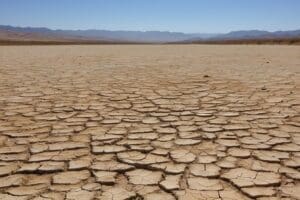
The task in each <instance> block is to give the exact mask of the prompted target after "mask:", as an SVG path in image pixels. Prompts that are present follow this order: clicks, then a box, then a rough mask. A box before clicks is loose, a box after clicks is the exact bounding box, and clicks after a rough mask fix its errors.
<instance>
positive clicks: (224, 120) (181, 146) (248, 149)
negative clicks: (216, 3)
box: [0, 45, 300, 200]
mask: <svg viewBox="0 0 300 200" xmlns="http://www.w3.org/2000/svg"><path fill="white" fill-rule="evenodd" d="M299 72H300V47H299V46H246V45H245V46H205V45H202V46H201V45H199V46H192V45H191V46H189V45H182V46H176V45H170V46H162V45H152V46H151V45H137V46H133V45H132V46H130V45H128V46H126V45H123V46H117V45H114V46H22V47H18V46H15V47H14V46H10V47H6V46H2V47H0V199H1V200H8V199H13V200H21V199H22V200H23V199H34V200H50V199H52V200H61V199H68V200H74V199H80V200H81V199H82V200H84V199H101V200H125V199H145V200H160V199H162V200H173V199H178V200H216V199H220V200H243V199H261V200H262V199H271V200H273V199H274V200H275V199H300V192H299V191H300V172H299V169H300V116H299V111H300V96H299V95H300V94H299V83H300V74H299Z"/></svg>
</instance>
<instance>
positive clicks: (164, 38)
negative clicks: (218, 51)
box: [0, 25, 300, 43]
mask: <svg viewBox="0 0 300 200" xmlns="http://www.w3.org/2000/svg"><path fill="white" fill-rule="evenodd" d="M279 38H280V39H282V38H300V29H299V30H291V31H274V32H270V31H264V30H239V31H231V32H229V33H221V34H220V33H208V34H207V33H182V32H170V31H124V30H119V31H111V30H98V29H87V30H63V29H49V28H45V27H16V26H9V25H0V40H9V41H10V40H13V41H14V40H16V41H40V40H41V41H78V42H87V41H94V42H97V41H98V42H112V43H113V42H116V43H118V42H121V43H122V42H125V43H126V42H133V43H139V42H140V43H143V42H145V43H173V42H175V43H176V42H181V43H184V42H187V43H190V42H201V41H204V42H207V41H227V40H255V39H258V40H261V39H279Z"/></svg>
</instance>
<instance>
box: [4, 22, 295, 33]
mask: <svg viewBox="0 0 300 200" xmlns="http://www.w3.org/2000/svg"><path fill="white" fill-rule="evenodd" d="M0 26H10V27H15V28H46V29H49V30H52V31H60V30H61V31H91V30H97V31H124V32H169V33H183V34H226V33H230V32H237V31H267V32H270V33H274V32H280V31H297V30H300V28H297V29H288V30H283V29H278V30H275V31H268V30H264V29H238V30H231V31H229V32H181V31H172V30H122V29H97V28H88V29H61V28H50V27H47V26H28V25H24V26H21V25H8V24H0Z"/></svg>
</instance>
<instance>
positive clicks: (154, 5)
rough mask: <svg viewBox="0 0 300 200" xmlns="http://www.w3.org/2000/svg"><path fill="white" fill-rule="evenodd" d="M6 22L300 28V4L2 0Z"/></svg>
mask: <svg viewBox="0 0 300 200" xmlns="http://www.w3.org/2000/svg"><path fill="white" fill-rule="evenodd" d="M0 24H2V25H17V26H34V27H49V28H54V29H110V30H142V31H145V30H161V31H180V32H189V33H191V32H194V33H200V32H201V33H221V32H229V31H232V30H249V29H262V30H269V31H275V30H292V29H300V0H0Z"/></svg>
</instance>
